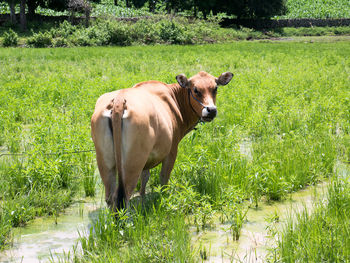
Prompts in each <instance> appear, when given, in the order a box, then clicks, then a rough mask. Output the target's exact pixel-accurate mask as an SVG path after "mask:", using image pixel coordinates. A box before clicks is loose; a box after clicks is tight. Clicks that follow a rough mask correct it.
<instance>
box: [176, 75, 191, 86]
mask: <svg viewBox="0 0 350 263" xmlns="http://www.w3.org/2000/svg"><path fill="white" fill-rule="evenodd" d="M176 80H177V82H178V83H179V84H180V86H181V87H182V88H187V87H188V79H187V77H186V76H185V74H180V75H177V76H176Z"/></svg>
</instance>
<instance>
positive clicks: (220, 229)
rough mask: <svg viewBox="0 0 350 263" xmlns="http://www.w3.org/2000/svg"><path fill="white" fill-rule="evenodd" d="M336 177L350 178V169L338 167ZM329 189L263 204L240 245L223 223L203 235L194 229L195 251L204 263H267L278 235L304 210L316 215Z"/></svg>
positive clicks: (250, 214)
mask: <svg viewBox="0 0 350 263" xmlns="http://www.w3.org/2000/svg"><path fill="white" fill-rule="evenodd" d="M336 174H337V175H338V176H339V177H347V178H349V176H350V170H349V167H348V166H346V165H345V164H340V163H338V164H337V165H336ZM328 185H329V182H323V183H320V184H318V185H315V186H310V187H308V188H306V189H303V190H300V191H298V192H296V193H292V194H290V195H289V196H288V198H287V200H285V201H283V202H271V203H266V202H261V203H259V207H258V208H249V209H248V213H247V218H246V222H245V223H244V225H243V228H242V230H241V236H240V238H239V240H238V241H234V240H233V235H232V232H231V231H230V225H229V224H220V223H218V221H219V220H217V223H216V224H214V225H213V226H212V227H211V228H210V229H209V230H205V231H203V232H199V233H197V232H195V229H194V228H193V229H192V232H193V237H192V243H193V244H194V248H195V249H197V250H199V251H200V255H201V257H202V262H249V263H250V262H266V256H267V254H268V252H269V249H270V250H271V248H273V247H275V246H276V241H277V235H274V233H275V234H276V233H277V231H280V230H282V228H283V226H284V225H285V224H286V222H287V220H289V219H295V218H296V215H297V214H298V213H300V212H302V211H304V209H307V210H308V211H309V212H312V210H313V209H314V205H315V204H316V203H317V202H318V201H322V202H324V201H326V197H327V196H326V195H327V187H328ZM272 252H273V251H272Z"/></svg>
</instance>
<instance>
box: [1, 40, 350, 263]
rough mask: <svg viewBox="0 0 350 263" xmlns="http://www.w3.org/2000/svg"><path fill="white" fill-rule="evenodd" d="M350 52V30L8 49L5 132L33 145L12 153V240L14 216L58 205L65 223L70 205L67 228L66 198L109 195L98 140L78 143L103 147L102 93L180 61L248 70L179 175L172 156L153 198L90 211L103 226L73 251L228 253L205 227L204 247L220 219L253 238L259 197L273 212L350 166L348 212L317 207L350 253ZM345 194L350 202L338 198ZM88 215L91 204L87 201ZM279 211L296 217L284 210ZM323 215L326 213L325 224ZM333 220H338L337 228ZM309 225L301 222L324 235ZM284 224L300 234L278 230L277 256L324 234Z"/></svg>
mask: <svg viewBox="0 0 350 263" xmlns="http://www.w3.org/2000/svg"><path fill="white" fill-rule="evenodd" d="M343 40H344V39H343ZM305 42H306V43H305ZM349 55H350V47H349V43H348V41H333V42H328V41H325V42H314V43H310V41H308V40H305V41H304V40H303V41H301V42H297V43H294V42H293V43H290V42H282V41H279V42H273V43H261V42H237V43H230V44H218V45H200V46H147V47H143V46H138V47H127V48H117V47H105V48H101V47H99V48H68V49H59V48H57V49H0V86H1V87H2V88H1V89H0V145H1V147H2V148H1V149H2V151H6V152H9V153H15V154H16V153H22V152H25V155H23V156H22V155H18V156H12V157H8V158H5V159H0V201H1V208H0V244H1V246H2V247H4V248H6V247H8V246H11V240H12V238H11V237H12V236H13V233H14V230H13V228H15V227H23V226H25V225H26V224H27V223H28V222H31V221H32V220H33V219H34V218H37V217H46V216H49V217H50V218H51V219H49V220H52V224H55V218H56V219H57V223H58V224H57V226H56V227H57V228H59V226H60V220H61V218H62V219H63V218H64V216H63V215H64V214H63V211H65V209H67V207H69V206H71V205H72V204H73V205H77V204H76V203H75V200H77V199H78V200H79V199H82V198H83V199H84V198H85V196H93V195H94V194H95V196H96V198H97V199H98V200H100V198H99V197H98V196H99V192H98V191H96V189H97V188H96V187H97V186H96V180H97V179H96V174H95V170H96V167H95V161H94V159H95V157H94V153H90V152H84V153H80V154H67V152H74V151H77V150H90V149H93V144H92V141H91V139H90V128H89V122H90V117H91V114H92V111H93V108H94V104H95V102H96V99H97V98H98V97H99V96H100V95H101V94H103V93H106V92H108V91H112V90H115V89H119V88H126V87H131V86H133V84H135V83H137V82H141V81H144V80H150V79H156V80H160V81H164V82H167V83H173V82H175V76H176V75H177V74H179V73H185V74H186V75H193V74H195V73H197V72H198V71H200V70H205V71H207V72H210V73H211V74H213V75H218V74H219V73H221V72H222V71H226V70H227V71H231V72H233V73H234V74H235V76H234V79H233V81H232V83H230V84H229V85H228V86H225V87H222V88H220V89H219V91H218V95H217V96H218V97H217V106H218V111H219V113H218V116H217V118H216V120H215V121H214V122H212V123H209V124H205V125H198V130H196V131H194V132H192V133H190V134H189V135H188V136H186V137H185V139H184V140H183V141H182V143H181V145H180V148H179V154H178V158H177V162H176V164H175V168H174V171H173V173H172V175H171V182H170V184H169V186H167V187H165V188H160V187H159V179H158V172H159V171H158V170H159V169H155V170H154V171H152V173H151V179H150V182H149V188H148V189H147V191H148V193H151V194H150V195H149V197H150V200H149V201H147V202H145V203H144V205H143V206H141V205H137V204H135V207H133V209H132V211H131V212H130V213H125V214H124V213H121V214H120V215H119V216H120V218H121V220H120V221H115V220H114V219H113V216H112V215H111V214H110V213H109V212H108V210H105V209H100V210H98V213H96V214H94V216H96V220H95V221H94V220H92V221H90V223H91V225H92V226H93V228H92V229H93V230H94V231H90V232H89V233H87V236H86V237H85V238H81V239H80V240H79V243H78V247H80V248H81V249H80V250H76V251H75V252H74V251H73V252H71V253H70V254H69V255H66V256H64V258H63V259H62V260H64V261H76V262H106V261H113V262H115V261H123V262H134V261H133V260H134V259H135V258H137V259H138V260H139V261H140V262H173V261H180V262H196V261H201V260H209V261H210V260H214V259H215V258H216V257H218V258H220V256H221V255H220V252H219V253H216V252H215V255H214V251H215V250H216V249H215V245H208V243H206V241H205V242H203V241H202V246H199V247H198V249H194V248H195V245H194V243H193V242H194V240H196V238H197V240H198V242H199V243H201V241H200V239H201V238H203V239H205V235H210V234H209V233H210V231H213V230H214V232H215V229H216V227H217V226H220V227H221V226H227V227H228V229H225V230H224V232H225V233H223V232H219V233H220V235H221V236H225V235H226V236H227V237H228V238H229V244H231V243H232V244H234V242H233V240H234V239H239V240H242V241H239V242H244V240H247V237H246V236H247V235H248V236H249V234H248V232H247V231H248V230H245V229H246V228H245V227H248V228H249V226H252V224H250V223H249V222H250V220H253V219H250V218H252V216H251V213H252V211H254V210H253V208H250V209H249V210H248V214H245V212H246V207H247V205H249V206H251V207H255V206H256V205H257V206H258V208H257V210H256V212H257V213H259V211H265V210H264V209H265V207H267V206H268V205H269V204H270V203H273V204H278V205H282V206H283V203H280V202H283V201H284V200H288V199H290V196H291V193H293V192H298V191H300V190H302V189H305V188H306V187H309V186H310V185H316V184H319V183H320V182H323V181H330V182H333V181H334V182H337V180H338V181H339V180H340V181H344V182H340V181H339V182H338V183H332V184H331V185H333V184H334V185H335V186H336V187H333V188H332V189H333V190H332V191H333V192H332V194H331V195H329V194H328V195H329V196H330V197H331V198H330V199H329V200H333V201H331V202H329V203H330V204H331V205H332V207H331V208H332V209H328V208H327V209H325V208H324V209H323V211H337V212H336V213H334V215H335V216H333V215H332V213H333V212H329V213H330V214H331V215H332V216H327V215H326V214H320V213H317V215H319V217H318V219H317V220H319V221H317V220H316V219H314V218H312V217H311V216H304V218H306V220H311V221H312V222H314V223H312V225H320V226H322V227H323V226H324V229H321V230H323V233H328V234H327V235H324V236H325V237H328V236H329V237H330V238H332V237H336V238H338V241H339V240H342V242H333V243H334V244H335V247H333V248H332V249H330V250H327V249H325V250H324V251H325V253H324V255H322V257H323V258H324V259H325V260H326V259H327V256H329V257H328V258H332V259H334V258H336V259H339V260H341V259H342V258H347V255H348V254H346V253H347V251H348V250H347V246H348V244H349V242H348V239H347V238H348V237H349V236H350V235H347V236H346V235H345V236H342V235H340V234H339V233H341V232H342V227H343V228H344V229H343V232H344V233H346V231H347V229H348V228H347V227H348V224H346V223H344V222H348V221H349V220H348V218H347V216H346V215H347V214H348V211H349V206H347V205H346V204H348V200H349V198H348V195H347V193H348V192H349V189H350V188H349V184H348V183H346V180H347V179H344V178H340V179H339V178H337V177H339V176H338V173H337V172H336V167H337V166H338V164H339V163H348V162H349V156H350V155H349V153H350V151H349V145H350V144H349V141H350V140H349V139H350V136H349V133H350V127H349V123H350V122H349V116H350V114H349V105H350V104H349V103H350V94H349V89H348V87H349V86H350V79H349V76H350V64H349V63H350V62H349V59H348V58H349ZM242 142H246V146H242ZM247 155H248V156H249V157H247ZM94 174H95V175H94ZM99 185H100V184H99ZM337 196H338V197H339V198H338V199H337V198H336V197H337ZM337 200H338V201H337ZM102 203H103V202H102ZM340 203H341V204H345V205H342V206H337V205H336V204H340ZM323 205H324V206H327V205H328V204H327V203H325V204H323ZM78 206H79V205H78ZM287 206H289V205H288V204H287ZM260 209H262V210H260ZM78 210H79V209H78ZM341 211H342V212H341ZM340 212H341V213H340ZM272 213H273V214H272V215H271V217H270V219H271V222H272V221H273V218H274V215H275V214H274V211H272ZM282 213H283V212H282ZM61 216H62V217H61ZM74 216H76V218H79V217H80V215H79V211H78V212H77V214H75V215H74ZM85 216H86V215H85V214H84V217H85ZM277 216H278V217H279V218H280V220H283V217H282V215H279V214H278V212H277ZM277 216H276V217H277ZM84 217H83V218H84ZM322 218H326V220H324V222H326V223H325V224H319V222H320V221H321V220H323V219H322ZM44 220H46V219H44ZM84 220H85V219H84ZM247 220H248V221H247ZM298 220H299V219H298ZM315 220H316V221H315ZM265 221H266V220H265ZM265 221H264V222H265ZM287 221H288V220H287ZM311 221H310V222H311ZM35 222H37V221H35ZM35 222H34V224H35ZM39 222H40V221H39ZM61 222H62V221H61ZM259 222H260V219H259ZM298 222H299V221H298ZM305 222H308V221H305ZM339 222H343V223H342V224H340V223H339ZM62 224H63V223H62ZM76 224H78V223H76ZM39 225H40V224H39ZM264 225H265V226H266V223H264ZM30 226H31V224H30V223H29V225H28V227H29V228H30ZM300 226H302V225H300ZM330 226H334V229H336V231H337V232H329V231H328V230H329V229H333V228H332V227H330ZM220 227H219V228H220ZM259 227H260V224H259ZM21 229H22V228H19V230H18V231H25V230H24V229H22V230H21ZM293 229H298V228H297V226H293ZM219 230H220V229H219ZM268 230H269V229H268ZM270 230H271V231H274V230H273V229H272V228H271V229H270ZM304 230H305V232H302V231H299V232H300V233H305V234H304V235H310V234H309V233H308V232H306V231H307V229H304ZM16 231H17V230H16ZM220 231H223V230H220ZM266 231H267V230H266ZM276 231H277V232H278V234H277V235H279V234H280V233H283V231H282V232H281V231H280V230H279V229H277V230H276ZM313 233H317V231H313ZM262 235H265V234H262ZM281 236H282V237H283V238H284V237H285V238H286V240H291V241H290V242H287V241H286V242H287V243H286V242H282V243H278V244H277V245H278V248H276V249H275V250H274V251H275V252H276V253H275V255H272V259H271V256H270V255H268V258H270V259H271V261H272V262H273V261H274V259H275V260H277V259H278V260H281V261H285V262H291V261H292V260H290V259H292V257H291V255H287V254H285V253H284V251H283V249H282V248H283V247H286V246H285V245H286V244H288V246H287V248H291V249H289V250H290V251H298V249H299V250H300V251H298V253H301V252H302V251H308V250H307V249H305V248H311V250H310V252H308V253H310V255H313V254H312V253H313V251H318V250H319V249H318V246H319V245H320V244H321V243H317V242H316V243H314V244H312V245H311V244H310V245H306V244H302V243H298V244H295V243H293V240H295V239H296V240H299V238H300V237H296V236H295V233H294V232H291V231H289V232H288V235H287V234H281ZM52 237H54V235H52ZM290 237H292V238H291V239H290ZM213 238H215V237H213ZM230 238H231V239H230ZM226 239H227V238H226ZM281 240H284V239H281ZM314 240H317V238H315V239H314ZM257 241H258V242H257V243H259V240H257ZM220 242H224V241H220ZM322 242H325V241H324V240H322ZM215 243H216V242H215ZM328 243H329V242H328ZM252 244H254V242H253V243H250V246H251V245H252ZM304 245H305V247H304ZM208 246H209V247H208ZM210 246H211V247H212V249H211V248H210ZM280 248H281V249H280ZM53 249H55V248H53ZM249 249H250V248H247V250H249ZM243 250H244V249H243ZM287 250H288V249H287ZM329 251H334V252H336V253H335V254H336V255H334V254H331V253H330V252H329ZM298 255H300V256H301V254H298ZM315 257H316V256H315ZM243 261H244V260H243Z"/></svg>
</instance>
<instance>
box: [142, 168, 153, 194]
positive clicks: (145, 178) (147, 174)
mask: <svg viewBox="0 0 350 263" xmlns="http://www.w3.org/2000/svg"><path fill="white" fill-rule="evenodd" d="M150 175H151V174H150V172H149V170H143V171H142V174H141V189H140V195H141V197H144V196H145V194H146V185H147V182H148V179H149V177H150Z"/></svg>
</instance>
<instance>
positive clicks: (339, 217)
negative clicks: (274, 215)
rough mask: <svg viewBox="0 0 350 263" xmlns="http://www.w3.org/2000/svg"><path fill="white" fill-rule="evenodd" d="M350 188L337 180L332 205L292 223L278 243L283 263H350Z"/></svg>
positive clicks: (331, 194)
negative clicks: (296, 262)
mask: <svg viewBox="0 0 350 263" xmlns="http://www.w3.org/2000/svg"><path fill="white" fill-rule="evenodd" d="M349 189H350V186H349V181H348V180H341V179H335V181H334V182H332V184H331V186H330V188H329V191H328V203H322V202H320V203H318V204H317V206H316V208H315V211H314V212H313V213H312V214H311V213H309V212H308V211H307V209H305V211H303V212H302V213H301V214H299V215H298V216H297V219H296V221H293V220H292V219H290V220H289V223H288V225H287V226H286V228H285V229H284V230H283V232H282V237H281V239H280V241H279V243H278V252H279V254H278V256H279V257H280V260H279V261H280V262H295V261H303V262H306V261H308V262H310V261H312V262H347V261H348V260H349V257H350V236H349V233H350V220H349V211H350V190H349Z"/></svg>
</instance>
